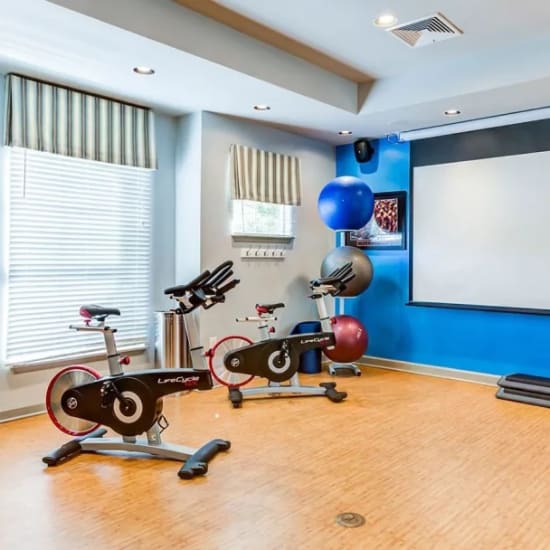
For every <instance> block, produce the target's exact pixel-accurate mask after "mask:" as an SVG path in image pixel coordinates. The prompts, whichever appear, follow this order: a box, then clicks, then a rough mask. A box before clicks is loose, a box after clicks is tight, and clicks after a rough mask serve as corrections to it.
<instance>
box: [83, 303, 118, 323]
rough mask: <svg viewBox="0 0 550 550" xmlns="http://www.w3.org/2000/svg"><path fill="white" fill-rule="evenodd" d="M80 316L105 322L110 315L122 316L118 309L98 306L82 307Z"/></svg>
mask: <svg viewBox="0 0 550 550" xmlns="http://www.w3.org/2000/svg"><path fill="white" fill-rule="evenodd" d="M80 315H81V316H82V317H84V319H97V320H99V321H104V320H105V319H106V318H107V317H108V316H109V315H120V310H119V309H117V308H116V307H103V306H96V305H89V306H80Z"/></svg>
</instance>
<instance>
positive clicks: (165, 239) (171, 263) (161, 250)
mask: <svg viewBox="0 0 550 550" xmlns="http://www.w3.org/2000/svg"><path fill="white" fill-rule="evenodd" d="M3 104H4V78H3V76H1V75H0V105H3ZM3 118H4V109H3V108H2V109H0V129H1V130H2V134H1V135H2V136H3V135H4V134H3ZM156 139H157V151H158V156H159V169H158V170H157V171H156V172H155V178H154V183H153V216H154V222H153V249H152V254H153V272H152V296H151V304H152V307H153V309H166V308H167V307H170V303H169V301H168V300H167V299H166V298H165V297H164V295H163V292H162V291H163V289H164V288H166V287H168V286H171V285H172V284H173V282H174V273H175V256H174V249H175V235H174V219H175V207H174V192H175V181H174V172H175V168H174V167H175V156H174V155H175V150H176V121H175V120H174V119H173V118H171V117H167V116H163V115H157V117H156ZM0 175H1V178H2V179H1V180H0V197H1V196H2V194H3V191H4V190H5V189H6V187H5V186H6V185H7V179H6V178H5V177H4V172H3V171H2V166H0ZM0 207H1V204H0ZM1 242H3V236H2V235H0V243H1ZM1 252H2V251H1V248H0V254H1ZM2 282H3V280H2V278H0V287H1V286H3V285H2V284H1V283H2ZM0 296H1V294H0ZM76 314H77V312H76V311H75V315H76ZM67 330H68V329H67ZM132 363H133V365H134V366H135V367H139V366H144V365H145V357H134V358H133V359H132ZM90 366H92V367H93V368H95V369H97V370H99V371H104V372H105V371H106V370H107V369H106V364H105V362H98V363H90ZM55 372H56V371H55V370H45V371H40V372H33V373H28V374H13V373H12V372H11V371H9V370H8V369H5V368H2V366H1V365H0V417H1V416H3V415H2V413H5V412H6V411H18V410H20V409H26V408H28V407H36V406H39V405H43V403H44V394H45V390H46V386H47V384H48V382H49V381H50V379H51V377H52V376H53V374H54V373H55Z"/></svg>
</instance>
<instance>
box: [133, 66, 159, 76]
mask: <svg viewBox="0 0 550 550" xmlns="http://www.w3.org/2000/svg"><path fill="white" fill-rule="evenodd" d="M133 71H134V72H135V73H137V74H145V75H151V74H155V70H154V69H151V67H143V66H140V65H138V66H137V67H134V68H133Z"/></svg>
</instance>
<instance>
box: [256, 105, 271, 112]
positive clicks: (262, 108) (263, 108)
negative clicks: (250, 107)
mask: <svg viewBox="0 0 550 550" xmlns="http://www.w3.org/2000/svg"><path fill="white" fill-rule="evenodd" d="M254 109H255V110H256V111H269V110H270V109H271V107H270V106H269V105H262V104H260V105H254Z"/></svg>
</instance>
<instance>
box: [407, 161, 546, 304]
mask: <svg viewBox="0 0 550 550" xmlns="http://www.w3.org/2000/svg"><path fill="white" fill-rule="evenodd" d="M412 199H413V200H412V205H413V216H412V230H413V233H412V238H413V248H412V260H411V266H412V273H411V277H412V279H411V301H412V302H413V303H414V302H423V303H424V302H425V303H428V304H430V303H431V304H434V305H435V304H442V305H443V304H455V305H467V306H479V307H494V308H510V309H518V308H519V309H534V310H550V225H549V221H550V151H544V152H539V153H529V154H522V155H513V156H507V157H496V158H486V159H481V160H471V161H465V162H455V163H450V164H437V165H431V166H420V167H414V169H413V185H412Z"/></svg>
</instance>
